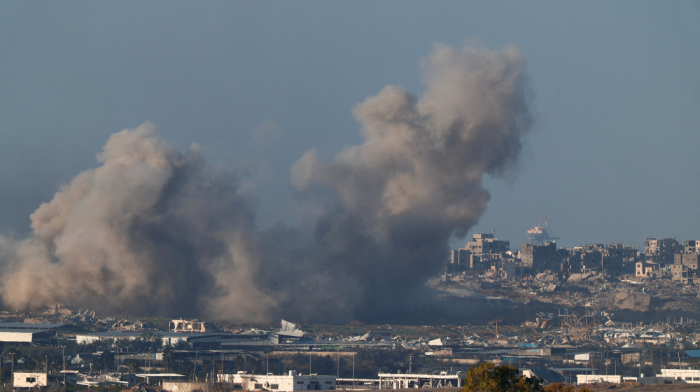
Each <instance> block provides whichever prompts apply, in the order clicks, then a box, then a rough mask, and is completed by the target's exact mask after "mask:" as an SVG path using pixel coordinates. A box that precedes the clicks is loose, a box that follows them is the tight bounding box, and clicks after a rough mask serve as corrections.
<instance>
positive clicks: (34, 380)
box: [27, 377, 36, 382]
mask: <svg viewBox="0 0 700 392" xmlns="http://www.w3.org/2000/svg"><path fill="white" fill-rule="evenodd" d="M27 382H36V377H27Z"/></svg>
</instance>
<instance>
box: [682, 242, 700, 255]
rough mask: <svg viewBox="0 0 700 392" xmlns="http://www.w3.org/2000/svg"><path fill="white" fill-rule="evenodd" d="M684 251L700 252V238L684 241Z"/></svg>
mask: <svg viewBox="0 0 700 392" xmlns="http://www.w3.org/2000/svg"><path fill="white" fill-rule="evenodd" d="M683 253H686V254H688V253H700V240H688V241H686V242H685V243H683Z"/></svg>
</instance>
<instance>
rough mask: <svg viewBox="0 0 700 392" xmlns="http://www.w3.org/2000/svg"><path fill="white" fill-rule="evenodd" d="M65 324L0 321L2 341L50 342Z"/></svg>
mask: <svg viewBox="0 0 700 392" xmlns="http://www.w3.org/2000/svg"><path fill="white" fill-rule="evenodd" d="M60 327H63V324H34V323H0V342H4V343H15V344H33V343H34V344H37V343H38V344H41V343H44V344H49V343H50V341H51V339H52V338H53V337H54V336H55V335H56V330H57V329H58V328H60Z"/></svg>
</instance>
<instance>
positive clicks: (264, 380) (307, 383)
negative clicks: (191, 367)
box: [217, 370, 336, 392]
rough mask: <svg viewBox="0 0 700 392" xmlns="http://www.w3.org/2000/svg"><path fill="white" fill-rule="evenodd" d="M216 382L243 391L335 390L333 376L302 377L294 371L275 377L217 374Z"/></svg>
mask: <svg viewBox="0 0 700 392" xmlns="http://www.w3.org/2000/svg"><path fill="white" fill-rule="evenodd" d="M217 382H219V383H223V384H229V385H231V387H232V389H241V390H244V391H256V390H266V391H280V392H293V391H328V390H334V389H335V382H336V377H335V376H319V375H318V374H313V373H312V374H310V375H306V376H304V375H302V374H300V373H297V371H296V370H290V371H289V374H284V375H276V374H272V373H268V374H265V375H263V374H248V372H238V373H236V374H218V375H217Z"/></svg>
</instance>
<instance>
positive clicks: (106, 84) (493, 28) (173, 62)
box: [0, 1, 700, 248]
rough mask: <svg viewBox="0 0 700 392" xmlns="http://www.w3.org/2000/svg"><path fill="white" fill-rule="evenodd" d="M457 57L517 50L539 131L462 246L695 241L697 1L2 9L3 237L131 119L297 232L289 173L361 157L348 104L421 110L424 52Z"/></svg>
mask: <svg viewBox="0 0 700 392" xmlns="http://www.w3.org/2000/svg"><path fill="white" fill-rule="evenodd" d="M467 41H470V42H478V43H480V44H481V45H483V46H486V47H489V48H491V49H502V48H504V47H506V46H508V45H514V46H516V47H518V48H519V49H520V50H521V51H522V52H523V54H524V56H525V59H526V64H527V65H526V70H527V75H528V79H529V88H530V91H531V93H532V96H533V98H532V99H533V100H532V108H533V111H534V113H535V115H536V117H537V123H536V125H535V128H534V129H533V131H532V133H531V134H530V135H529V136H528V137H527V139H526V141H525V148H524V150H523V152H522V155H521V157H520V159H519V162H518V165H517V167H515V168H514V169H513V170H512V171H511V172H508V173H506V176H505V178H497V179H487V180H486V184H487V188H488V189H489V190H490V192H491V194H492V199H491V202H490V204H489V206H488V210H487V212H486V214H485V215H484V216H483V217H482V218H481V220H480V222H479V224H478V225H477V226H476V227H475V228H474V231H491V229H492V228H494V229H495V230H496V235H497V236H498V237H500V238H502V239H508V240H510V241H511V246H512V247H513V248H517V247H518V245H517V244H519V243H520V242H523V241H525V239H526V233H525V231H526V230H527V229H528V228H530V227H531V226H533V225H534V224H535V223H537V219H538V218H539V217H540V215H542V214H543V213H544V214H546V215H547V217H548V218H549V221H550V225H551V227H552V229H553V230H554V231H555V233H556V234H557V235H559V236H560V237H561V240H560V241H559V242H560V244H562V245H563V246H573V245H583V244H586V243H610V242H625V243H633V244H640V243H642V241H643V240H644V239H645V238H646V237H676V238H677V239H679V240H686V239H700V230H699V229H700V223H699V222H700V220H699V218H700V203H699V200H698V199H699V198H698V195H700V156H699V155H698V150H699V147H700V66H699V65H698V64H700V2H697V1H694V2H691V1H676V2H659V1H657V2H643V1H634V2H633V1H616V2H597V1H586V2H583V1H581V2H579V1H567V2H554V1H552V2H548V1H538V2H524V1H523V2H519V1H508V2H505V1H502V2H501V1H489V2H487V1H483V2H463V1H455V2H451V1H441V2H418V1H401V2H399V1H383V2H370V1H353V2H350V1H345V2H341V1H337V2H322V1H301V2H271V1H248V2H243V1H238V2H173V1H167V2H166V1H162V2H161V1H148V2H87V1H66V2H3V3H0V140H1V141H2V142H1V143H0V176H1V178H2V183H0V202H1V203H2V206H3V208H0V228H1V229H2V231H4V232H14V233H16V235H17V236H20V237H21V236H23V235H25V234H26V233H27V232H28V230H29V214H30V213H31V212H33V211H34V210H35V209H36V208H37V207H38V205H39V204H40V203H42V202H46V201H49V200H50V199H51V197H52V195H53V194H54V193H55V192H56V190H57V189H58V188H59V187H60V186H61V185H62V184H65V183H67V182H68V181H69V180H70V179H71V178H72V177H74V176H75V175H76V174H78V173H79V172H80V171H82V170H86V169H88V168H91V167H94V166H96V165H97V164H96V162H95V154H97V153H98V152H99V151H100V149H101V147H102V145H103V144H104V143H105V142H106V140H107V138H108V137H109V135H110V134H112V133H114V132H117V131H119V130H121V129H124V128H134V127H136V126H138V125H140V124H141V123H143V122H145V121H152V122H154V123H155V124H157V125H158V126H159V127H160V131H161V133H162V134H163V135H164V137H165V138H166V139H167V140H168V141H170V142H171V143H173V144H174V145H176V146H177V147H178V149H180V150H184V149H186V148H187V146H189V145H190V144H191V143H193V142H196V143H198V144H200V145H201V146H202V147H203V149H204V154H205V157H206V159H207V161H208V162H209V163H211V164H214V165H217V166H222V167H227V168H236V169H238V170H244V171H245V172H246V173H247V174H248V176H249V180H250V183H251V185H253V186H255V189H256V193H257V194H258V221H259V224H260V226H262V227H266V226H269V225H271V224H273V223H274V222H278V221H281V222H288V223H289V222H293V221H294V219H295V215H294V211H293V209H292V208H290V207H289V206H290V205H291V204H290V201H291V199H292V192H291V190H290V185H289V169H290V167H291V165H292V164H293V163H294V162H295V161H296V160H297V159H298V158H299V157H301V156H302V155H303V154H304V152H305V151H306V150H308V149H310V148H316V149H317V150H318V151H319V153H320V154H324V155H327V156H329V157H332V156H333V155H335V154H336V153H338V152H339V151H341V150H342V149H343V148H344V147H346V146H349V145H354V144H358V143H360V142H361V138H360V135H359V125H358V124H357V123H356V122H355V120H354V119H353V116H352V113H351V109H352V108H353V107H354V105H356V104H357V103H359V102H362V101H363V100H364V99H365V98H366V97H367V96H370V95H374V94H376V93H377V92H379V91H380V90H381V88H382V87H383V86H385V85H387V84H394V85H399V86H402V87H404V88H406V89H407V90H408V91H410V92H412V93H414V94H416V95H420V94H421V92H422V91H423V88H424V86H423V84H422V80H421V66H420V65H421V61H422V59H424V58H426V57H427V56H428V55H429V53H430V51H431V48H432V47H433V45H434V44H436V43H446V44H448V45H452V46H456V47H461V46H463V45H464V44H465V42H467ZM462 242H464V241H463V240H462V239H455V241H454V244H455V246H457V245H459V244H461V243H462Z"/></svg>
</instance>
